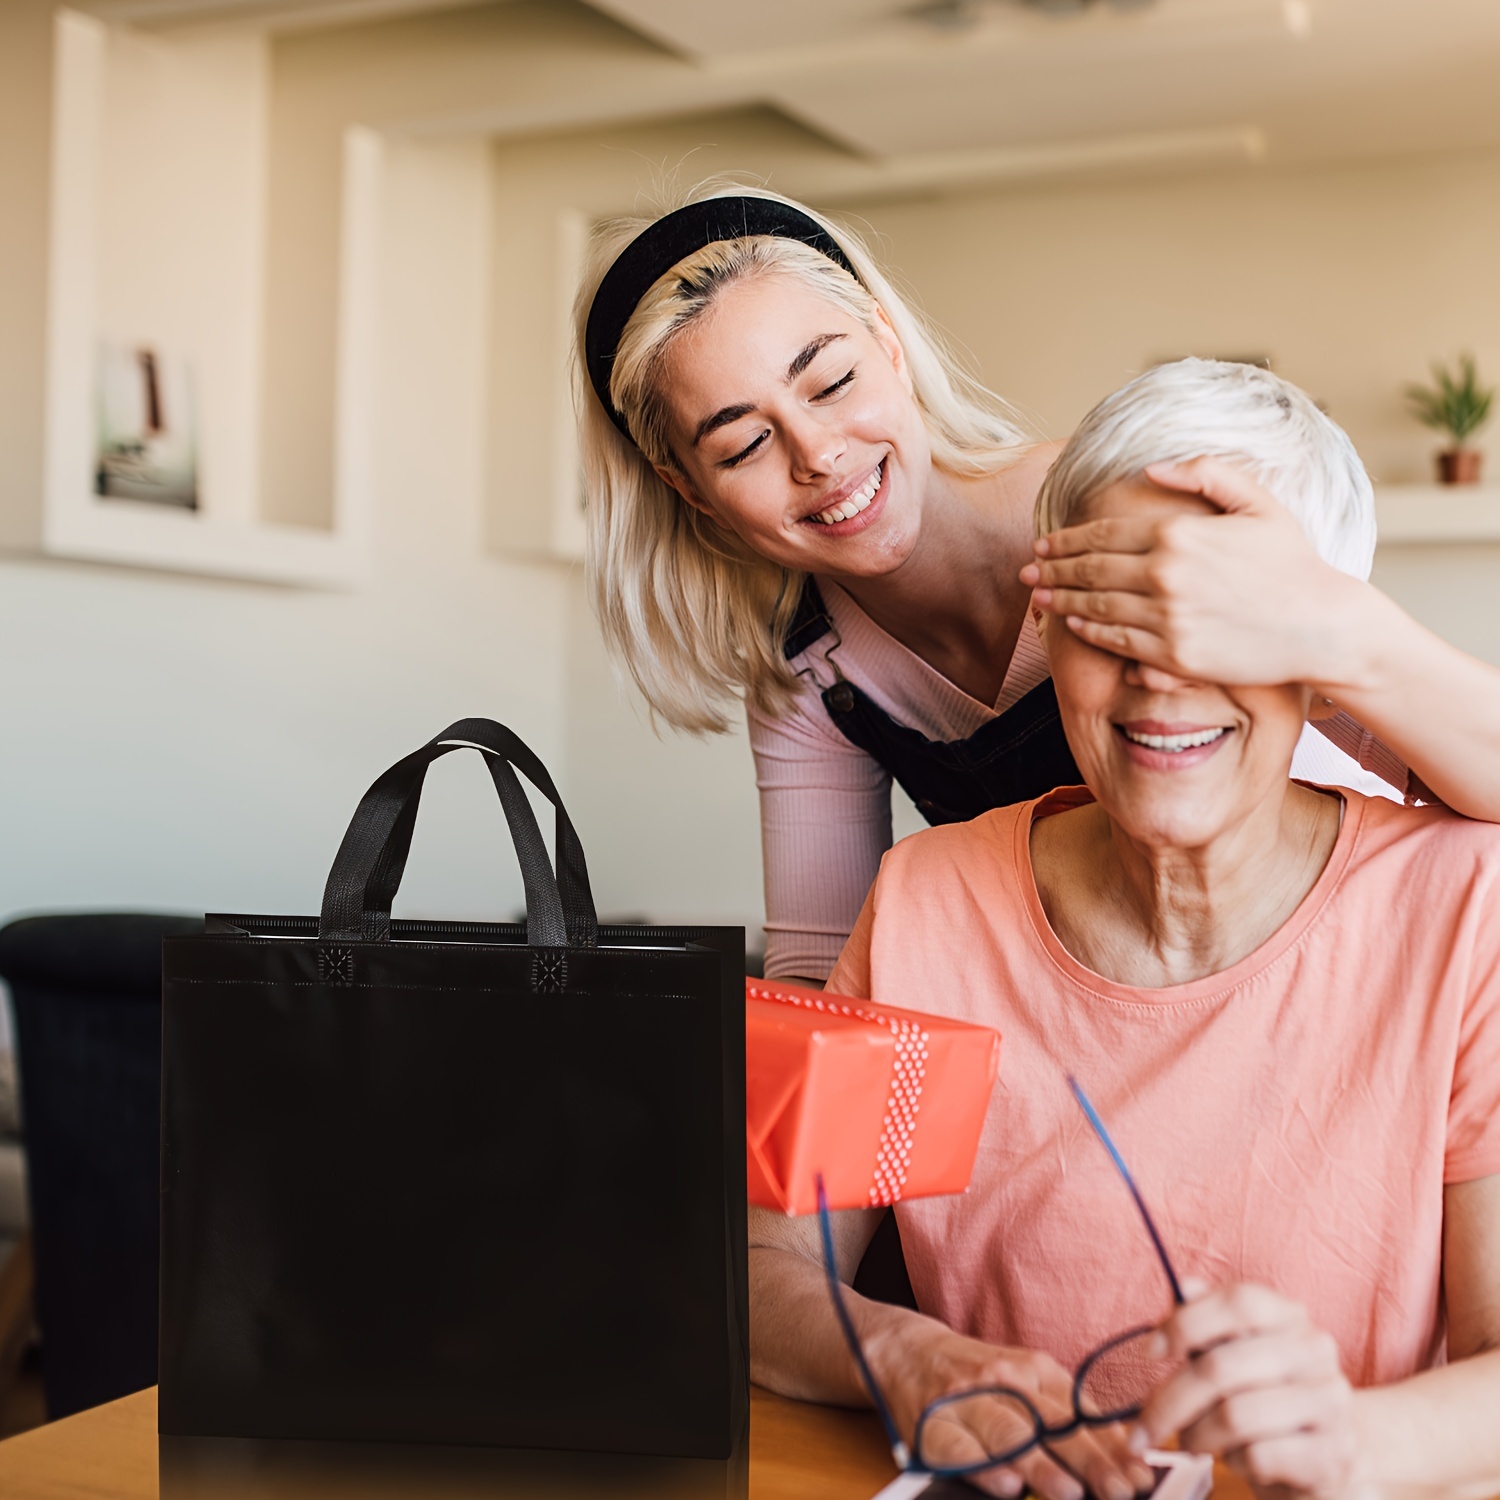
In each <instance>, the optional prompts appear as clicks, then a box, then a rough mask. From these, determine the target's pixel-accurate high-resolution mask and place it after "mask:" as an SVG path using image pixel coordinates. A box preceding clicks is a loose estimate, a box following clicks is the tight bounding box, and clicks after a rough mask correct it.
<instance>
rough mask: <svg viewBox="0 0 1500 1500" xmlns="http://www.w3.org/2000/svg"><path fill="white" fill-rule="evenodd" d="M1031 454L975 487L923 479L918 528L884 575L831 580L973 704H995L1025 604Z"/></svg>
mask: <svg viewBox="0 0 1500 1500" xmlns="http://www.w3.org/2000/svg"><path fill="white" fill-rule="evenodd" d="M1052 454H1053V450H1052V449H1051V448H1050V447H1047V448H1043V449H1039V450H1036V451H1035V452H1033V453H1029V454H1027V455H1025V456H1024V457H1023V458H1021V459H1020V460H1019V461H1018V462H1017V463H1016V464H1014V465H1012V466H1011V467H1009V468H1006V469H1004V470H1002V471H1001V472H1000V473H998V474H987V475H984V476H983V477H981V478H968V477H960V476H957V475H953V474H948V473H945V472H944V471H943V470H941V469H939V468H938V467H937V466H936V465H933V467H932V469H931V471H930V478H929V480H928V484H927V488H926V490H925V492H924V496H923V503H922V515H921V526H920V530H919V532H918V535H917V538H916V541H915V543H914V544H913V546H912V548H911V550H910V552H909V553H908V554H907V555H906V557H905V558H904V559H903V560H902V561H901V562H900V563H899V564H898V565H897V566H896V567H894V568H892V569H891V571H890V572H888V573H884V574H881V575H879V576H876V577H870V576H868V575H864V576H857V577H847V578H845V577H840V576H839V575H838V574H836V573H833V574H829V575H827V576H829V577H831V578H833V580H834V582H836V583H837V584H839V585H840V587H842V588H843V589H844V590H845V591H846V592H847V593H848V594H849V595H850V596H851V597H852V598H853V599H854V600H855V602H856V603H857V604H858V605H859V606H860V608H861V609H863V610H864V612H865V613H866V614H867V615H869V616H870V618H871V619H872V620H874V621H875V623H876V624H877V625H879V626H880V627H881V628H882V629H883V630H884V631H886V632H887V633H888V634H889V635H892V636H894V637H895V638H896V639H897V640H898V641H900V642H901V644H902V645H904V646H905V647H906V648H907V649H908V650H910V651H912V652H914V653H915V654H916V655H918V656H920V657H921V658H922V659H923V660H924V661H926V662H928V663H929V664H930V665H931V666H933V667H935V668H936V669H937V670H938V671H940V672H942V673H943V674H944V675H945V676H946V677H948V678H949V679H950V680H951V681H952V682H954V683H956V684H957V685H958V686H959V687H961V688H963V689H964V690H965V691H966V692H969V693H970V694H971V695H972V696H973V697H975V698H977V699H979V700H980V701H981V702H985V703H993V702H994V700H995V699H996V698H997V697H998V696H999V692H1000V687H1001V684H1002V683H1003V681H1004V678H1005V672H1006V669H1007V668H1008V666H1009V664H1010V658H1011V654H1012V652H1013V651H1014V649H1015V642H1016V636H1017V633H1018V632H1019V629H1020V625H1021V621H1022V619H1023V617H1024V615H1025V611H1026V607H1027V604H1028V602H1029V600H1030V597H1031V594H1030V590H1029V589H1027V588H1024V587H1023V586H1022V585H1021V584H1020V582H1019V581H1018V579H1017V577H1016V574H1017V573H1018V572H1019V571H1020V569H1021V567H1022V566H1023V565H1024V564H1025V563H1026V562H1028V561H1029V560H1030V558H1031V526H1032V509H1033V505H1034V503H1035V499H1036V491H1037V487H1038V486H1039V485H1040V483H1041V479H1042V475H1043V474H1044V473H1045V472H1046V469H1047V465H1048V464H1049V463H1050V462H1051V458H1052Z"/></svg>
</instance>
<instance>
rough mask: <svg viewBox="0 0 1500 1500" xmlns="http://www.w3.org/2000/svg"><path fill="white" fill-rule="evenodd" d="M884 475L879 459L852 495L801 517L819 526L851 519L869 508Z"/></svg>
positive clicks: (883, 463) (883, 467)
mask: <svg viewBox="0 0 1500 1500" xmlns="http://www.w3.org/2000/svg"><path fill="white" fill-rule="evenodd" d="M884 477H885V460H884V459H881V460H880V462H879V463H878V464H876V465H875V469H874V472H873V473H872V474H871V475H870V477H869V478H868V479H867V480H865V482H864V483H863V484H862V485H860V487H859V488H858V489H857V490H855V491H854V493H853V494H852V495H849V496H847V497H846V498H845V499H843V500H841V501H840V502H839V503H838V504H837V505H830V506H829V507H828V508H827V509H826V510H820V511H817V512H815V513H814V514H813V515H810V516H805V517H804V518H803V519H804V520H807V521H811V522H813V523H814V524H816V525H819V526H837V525H838V523H839V522H840V521H851V520H853V519H854V517H855V516H857V515H858V514H859V513H860V511H862V510H867V509H869V506H870V502H871V501H872V500H874V498H875V495H876V492H877V491H878V490H879V489H880V481H881V480H882V479H883V478H884Z"/></svg>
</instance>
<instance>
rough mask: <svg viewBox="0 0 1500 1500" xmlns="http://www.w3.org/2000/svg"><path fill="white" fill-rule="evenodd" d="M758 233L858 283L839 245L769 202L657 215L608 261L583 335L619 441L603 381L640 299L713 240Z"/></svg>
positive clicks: (719, 203) (621, 423)
mask: <svg viewBox="0 0 1500 1500" xmlns="http://www.w3.org/2000/svg"><path fill="white" fill-rule="evenodd" d="M757 234H772V235H776V236H777V237H778V238H780V239H784V240H801V241H802V243H803V244H804V245H810V246H811V247H812V248H813V249H814V250H818V251H821V252H822V253H823V254H824V255H826V256H827V257H828V258H829V260H831V261H834V262H836V263H837V264H838V265H841V266H842V267H843V268H844V269H845V270H846V271H847V272H848V273H849V274H850V275H851V276H853V277H854V279H855V280H856V281H857V280H859V273H858V272H857V271H856V270H855V269H854V267H853V266H852V265H850V263H849V257H848V256H847V255H845V254H844V252H843V250H842V249H841V248H840V247H839V244H838V241H836V240H835V239H834V238H833V236H832V235H831V234H829V232H828V231H827V230H826V229H824V228H823V226H822V225H821V224H819V223H818V221H817V220H816V219H814V218H810V217H809V216H808V215H807V214H805V213H803V212H802V211H801V210H800V209H795V208H790V207H788V205H787V204H785V203H778V202H777V201H776V199H774V198H705V199H704V200H703V201H702V202H701V203H689V204H688V206H687V207H686V208H679V209H675V210H674V211H673V212H672V213H669V214H665V215H663V216H662V217H661V218H660V219H658V220H657V221H656V222H655V223H654V224H652V225H650V226H649V227H648V228H646V229H643V230H642V231H641V232H640V234H638V235H637V236H636V237H635V238H634V239H633V240H631V242H630V243H629V244H628V245H626V247H625V248H624V249H623V250H622V251H621V252H620V253H619V255H617V256H616V257H615V263H614V264H613V265H612V266H611V267H610V268H609V270H608V271H606V272H605V273H604V280H603V281H601V282H600V283H599V290H598V291H597V292H595V293H594V302H593V306H592V307H590V308H589V320H588V324H587V325H586V327H585V328H584V334H583V360H584V364H585V365H586V366H587V368H588V372H589V383H590V384H591V385H592V386H593V387H594V391H595V394H596V395H597V396H598V397H599V400H600V402H601V404H602V405H603V407H604V409H605V411H607V412H608V413H609V418H610V421H612V422H613V423H614V424H615V426H616V427H618V428H619V429H620V431H621V432H623V433H624V434H625V436H626V437H630V428H629V427H627V426H626V425H625V418H624V417H622V416H621V415H620V413H619V412H617V411H616V410H615V408H614V403H613V402H612V401H611V400H610V399H609V376H610V371H611V369H612V367H613V365H614V362H615V350H616V349H618V348H619V346H620V335H621V334H623V333H624V332H625V325H626V324H627V323H628V322H629V321H630V317H631V314H632V313H633V312H634V311H635V310H636V308H637V307H638V306H639V305H640V300H641V298H642V297H644V296H645V295H646V293H647V292H648V291H649V290H650V288H651V287H652V286H653V285H654V284H655V282H656V281H657V280H658V279H659V278H660V277H662V276H665V275H666V273H667V272H668V271H670V270H671V269H672V267H673V266H675V265H676V264H677V263H678V261H680V260H685V259H686V258H687V257H688V256H689V255H691V254H693V252H694V251H696V250H701V249H702V248H703V247H704V246H705V245H712V244H715V243H717V242H718V241H720V240H739V239H745V238H747V237H748V236H750V235H757ZM631 441H632V442H633V441H634V439H633V438H632V439H631Z"/></svg>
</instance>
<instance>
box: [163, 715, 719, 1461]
mask: <svg viewBox="0 0 1500 1500" xmlns="http://www.w3.org/2000/svg"><path fill="white" fill-rule="evenodd" d="M472 724H473V721H469V724H468V727H469V728H470V729H472ZM461 727H463V726H455V727H454V728H455V730H458V729H460V728H461ZM445 733H448V734H451V733H452V732H451V731H450V732H445ZM440 738H442V737H440ZM434 743H436V742H434ZM523 800H524V799H523ZM363 805H364V804H362V806H363ZM393 806H394V804H393ZM513 810H515V807H514V799H512V803H511V805H508V807H507V811H508V812H510V811H513ZM519 815H520V816H523V817H524V816H527V815H528V814H526V813H520V814H519ZM389 821H390V819H389V818H387V822H389ZM409 824H410V819H409V817H407V818H406V819H405V827H404V832H403V827H402V818H401V817H397V819H396V832H395V837H396V838H397V839H398V840H399V839H401V838H402V837H405V838H409V835H410V827H409ZM512 826H513V828H514V824H513V825H512ZM352 831H353V830H352V829H351V833H352ZM345 842H346V846H347V845H349V843H350V840H349V839H347V838H346V841H345ZM575 842H576V841H575ZM517 844H518V847H522V846H524V845H527V840H526V839H521V838H518V839H517ZM529 847H530V848H531V850H532V851H533V854H534V853H535V851H536V850H537V849H538V848H541V844H540V839H539V837H538V838H537V839H535V840H534V841H532V842H530V844H529ZM365 848H366V855H367V856H368V857H370V858H376V857H377V856H378V852H379V851H378V847H377V845H376V844H374V843H370V842H369V841H366V845H365ZM371 850H374V851H375V853H373V854H372V853H371ZM341 857H342V851H341ZM404 857H405V851H404V849H401V850H399V851H397V857H396V858H397V862H398V863H404ZM523 857H525V856H524V853H523ZM383 858H384V859H385V866H384V868H388V867H389V865H390V863H391V858H390V857H389V856H383ZM569 859H570V861H572V862H574V863H576V865H577V869H576V870H574V871H573V872H572V876H576V877H577V878H572V877H571V876H570V880H571V887H572V888H571V890H570V892H569V893H567V894H566V895H565V896H564V897H563V900H562V902H561V903H560V904H554V905H553V906H552V918H551V919H550V920H551V921H552V929H553V930H554V931H558V930H560V922H559V919H558V913H559V912H560V911H561V912H565V913H566V922H565V925H566V927H567V930H568V933H569V935H570V936H574V935H576V936H578V938H579V944H578V945H576V946H566V947H565V946H560V945H558V946H537V945H534V944H528V942H527V928H526V927H523V926H520V925H515V924H499V923H497V924H483V923H451V924H449V923H437V922H403V921H399V920H397V921H394V922H392V921H390V920H389V917H388V914H385V915H383V916H382V914H381V913H379V912H377V913H376V917H375V920H374V921H373V922H372V923H365V924H364V925H365V927H366V930H371V929H373V930H377V931H380V932H381V933H382V936H380V937H379V938H375V939H365V938H354V939H350V938H347V937H343V938H337V939H330V938H329V937H328V936H326V930H327V906H328V903H327V902H325V918H324V922H323V924H322V925H323V928H324V931H325V936H323V937H320V936H319V929H320V923H319V921H318V920H317V919H313V918H284V917H253V916H236V917H211V918H210V919H209V921H208V924H207V926H208V931H207V932H206V933H205V934H204V935H203V936H199V937H191V938H178V939H173V940H171V941H169V942H168V943H167V944H166V945H165V948H164V954H165V963H164V986H163V994H164V1010H163V1022H164V1033H163V1048H164V1050H163V1103H162V1128H163V1138H162V1320H161V1392H160V1426H161V1430H162V1431H163V1432H164V1433H171V1434H179V1435H204V1436H207V1435H213V1436H227V1437H262V1438H305V1439H325V1440H343V1441H370V1440H378V1441H389V1442H408V1443H410V1442H417V1443H442V1444H489V1445H500V1446H514V1447H535V1448H548V1447H551V1448H572V1449H588V1450H594V1451H603V1452H618V1453H644V1454H660V1455H674V1456H681V1457H700V1458H726V1457H729V1456H730V1455H732V1454H733V1453H734V1452H735V1450H736V1449H737V1448H738V1447H739V1446H740V1444H741V1443H742V1441H743V1437H744V1433H745V1426H746V1416H747V1411H748V1355H747V1330H746V1309H747V1294H746V1269H745V1260H746V1255H745V1208H744V1202H745V1182H744V987H743V986H744V931H743V929H741V928H686V929H684V928H673V929H653V928H648V927H634V926H632V927H628V928H608V927H606V928H598V927H597V924H596V923H595V921H594V918H593V912H592V901H591V898H589V897H588V896H587V881H586V872H584V871H583V870H582V856H581V850H580V849H577V848H575V849H573V850H572V852H571V853H570V855H569ZM335 876H337V877H338V878H339V879H340V880H341V881H342V883H343V888H344V889H345V890H346V891H347V890H349V889H355V890H359V889H364V890H366V891H367V892H370V893H372V899H374V900H375V901H377V902H379V901H381V900H386V901H388V899H389V896H388V894H383V893H385V892H388V891H390V890H391V889H393V888H392V887H391V886H390V883H389V881H387V880H386V879H385V878H384V877H383V876H382V877H381V878H380V879H374V880H371V881H368V882H365V881H364V878H363V876H362V875H361V873H360V871H359V870H355V871H353V872H352V873H351V871H350V870H349V869H345V870H344V871H343V872H342V874H340V873H339V872H338V870H337V868H336V871H335ZM335 876H330V881H329V885H330V890H332V888H333V886H334V884H335ZM547 876H548V878H549V879H550V876H551V871H550V869H548V871H547ZM540 880H541V877H540V875H539V873H538V872H537V871H536V870H533V871H532V872H530V877H529V878H528V898H530V897H531V896H532V894H533V891H534V889H536V888H539V885H540ZM553 892H554V895H553V897H552V901H553V902H554V903H557V899H558V898H557V896H556V894H555V892H556V886H555V885H554V886H553ZM528 925H533V926H534V923H532V922H530V921H529V923H528ZM585 944H587V945H585Z"/></svg>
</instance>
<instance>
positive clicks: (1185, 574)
mask: <svg viewBox="0 0 1500 1500" xmlns="http://www.w3.org/2000/svg"><path fill="white" fill-rule="evenodd" d="M1146 473H1147V476H1148V477H1149V478H1150V479H1151V480H1152V481H1153V482H1154V483H1156V484H1158V485H1160V486H1161V487H1162V488H1163V489H1171V490H1178V491H1181V492H1183V493H1185V494H1192V495H1199V496H1201V497H1202V498H1203V499H1204V500H1206V501H1208V502H1209V503H1210V504H1212V505H1213V506H1215V507H1216V508H1217V509H1218V510H1220V511H1222V512H1223V514H1222V515H1203V516H1193V515H1178V516H1167V517H1155V516H1153V517H1146V516H1143V517H1140V518H1139V519H1128V518H1115V519H1099V520H1094V521H1087V522H1084V523H1083V524H1081V525H1078V526H1070V527H1067V528H1066V529H1065V530H1062V531H1055V532H1053V533H1052V534H1051V535H1050V536H1046V537H1041V538H1039V539H1038V540H1037V542H1036V544H1035V545H1036V550H1037V554H1038V559H1039V560H1038V561H1037V562H1034V563H1029V564H1027V566H1026V567H1024V568H1022V570H1021V575H1020V576H1021V581H1022V582H1023V583H1026V584H1029V585H1030V586H1031V587H1032V588H1033V589H1034V591H1035V593H1034V599H1035V602H1036V604H1037V607H1038V608H1040V609H1043V610H1045V611H1047V612H1048V613H1050V614H1055V615H1061V616H1063V617H1065V618H1066V619H1067V622H1068V625H1069V627H1070V628H1071V629H1072V630H1074V631H1075V632H1076V633H1077V634H1078V635H1079V636H1081V637H1082V638H1083V639H1084V640H1085V641H1087V642H1088V643H1089V644H1090V645H1093V646H1099V647H1102V648H1104V649H1105V650H1107V651H1113V652H1114V653H1115V654H1116V655H1119V656H1125V657H1129V658H1130V659H1131V660H1133V661H1139V662H1143V663H1144V664H1146V665H1147V666H1152V667H1158V668H1160V669H1162V670H1163V671H1167V672H1172V673H1175V674H1177V675H1179V676H1183V677H1189V678H1193V679H1195V680H1198V681H1204V682H1217V683H1224V684H1254V685H1261V684H1266V685H1269V684H1277V683H1283V682H1308V683H1327V682H1331V681H1334V680H1338V679H1341V678H1345V677H1346V676H1347V675H1348V669H1349V664H1348V663H1347V662H1345V661H1344V660H1343V659H1342V658H1343V656H1345V655H1347V654H1349V650H1348V648H1346V647H1344V644H1343V643H1344V642H1345V641H1346V640H1347V639H1348V638H1349V635H1350V632H1349V631H1348V630H1347V628H1346V622H1347V621H1348V620H1349V619H1350V617H1351V615H1352V616H1354V617H1356V618H1357V617H1358V616H1359V614H1360V609H1359V603H1360V596H1361V595H1362V594H1363V593H1366V592H1369V591H1368V590H1367V588H1366V586H1365V585H1363V584H1362V583H1360V582H1359V581H1358V580H1356V579H1351V578H1349V577H1347V576H1346V575H1345V574H1342V573H1340V572H1338V571H1337V570H1335V569H1334V568H1331V567H1330V566H1329V565H1328V564H1327V563H1325V562H1323V561H1322V559H1321V558H1319V556H1318V555H1317V553H1316V552H1315V551H1314V550H1313V547H1312V544H1311V543H1310V542H1309V541H1308V540H1307V538H1306V536H1305V535H1304V534H1303V532H1302V528H1301V527H1300V526H1299V525H1298V524H1297V522H1296V520H1295V519H1294V518H1293V517H1292V515H1291V514H1290V512H1288V511H1287V510H1286V509H1285V508H1284V507H1283V506H1282V505H1280V504H1279V503H1278V502H1277V500H1276V499H1275V497H1274V496H1272V495H1271V494H1270V492H1269V491H1267V490H1266V489H1265V488H1264V487H1263V486H1262V485H1260V484H1258V483H1257V482H1256V481H1255V480H1254V479H1252V478H1251V477H1250V476H1249V475H1248V474H1246V473H1245V471H1244V470H1243V469H1239V468H1236V467H1235V466H1234V465H1233V464H1230V463H1226V462H1225V461H1223V460H1222V459H1213V458H1202V459H1194V460H1193V461H1192V462H1190V463H1181V464H1154V465H1152V466H1151V467H1150V468H1148V469H1147V471H1146Z"/></svg>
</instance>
